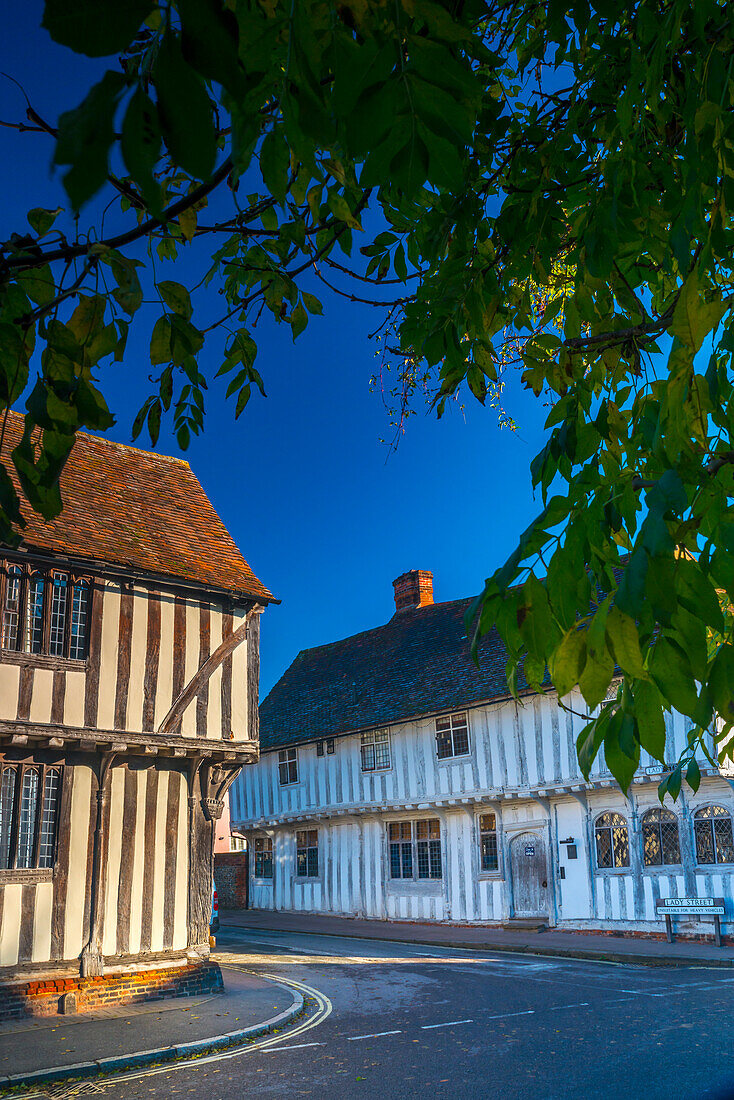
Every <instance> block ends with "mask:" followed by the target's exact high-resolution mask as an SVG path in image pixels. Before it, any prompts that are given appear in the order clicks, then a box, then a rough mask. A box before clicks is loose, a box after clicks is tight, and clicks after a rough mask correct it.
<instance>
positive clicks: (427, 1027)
mask: <svg viewBox="0 0 734 1100" xmlns="http://www.w3.org/2000/svg"><path fill="white" fill-rule="evenodd" d="M473 1023H474V1021H473V1020H447V1021H446V1023H445V1024H421V1031H431V1029H432V1028H434V1027H456V1025H457V1024H473Z"/></svg>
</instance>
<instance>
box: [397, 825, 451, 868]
mask: <svg viewBox="0 0 734 1100" xmlns="http://www.w3.org/2000/svg"><path fill="white" fill-rule="evenodd" d="M387 830H388V832H387V836H388V846H389V854H390V878H393V879H440V878H441V874H442V870H441V826H440V823H439V821H438V818H435V817H434V818H423V819H421V820H419V821H391V822H390V823H389V825H388V827H387Z"/></svg>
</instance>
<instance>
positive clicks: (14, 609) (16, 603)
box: [2, 565, 21, 649]
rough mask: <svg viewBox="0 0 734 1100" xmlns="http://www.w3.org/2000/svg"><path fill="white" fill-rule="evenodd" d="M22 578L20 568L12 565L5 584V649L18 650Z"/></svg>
mask: <svg viewBox="0 0 734 1100" xmlns="http://www.w3.org/2000/svg"><path fill="white" fill-rule="evenodd" d="M20 577H21V572H20V569H19V568H18V566H16V565H11V566H10V568H9V569H8V573H7V580H6V584H5V606H4V608H3V621H2V634H3V636H2V647H3V649H17V648H18V631H19V628H20Z"/></svg>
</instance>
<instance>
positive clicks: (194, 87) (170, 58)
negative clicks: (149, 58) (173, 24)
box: [153, 31, 217, 180]
mask: <svg viewBox="0 0 734 1100" xmlns="http://www.w3.org/2000/svg"><path fill="white" fill-rule="evenodd" d="M153 81H154V83H155V88H156V92H157V93H158V117H159V120H160V127H161V133H162V135H163V140H164V141H165V143H166V146H167V148H168V151H169V153H170V154H171V156H172V157H173V159H174V161H175V162H176V164H178V165H179V166H180V167H181V168H183V170H184V171H185V172H188V173H189V175H191V176H194V177H195V178H196V179H201V180H205V179H208V178H209V176H210V175H211V173H212V170H213V168H214V162H215V160H216V155H217V138H216V134H215V132H214V118H213V114H212V104H211V100H210V99H209V95H208V93H207V91H206V88H205V87H204V84H203V83H202V81H201V78H200V77H199V76H198V75H197V73H196V72H195V71H194V70H193V69H192V68H191V66H190V65H187V64H186V62H185V61H184V58H183V54H182V53H181V44H180V42H179V40H178V38H177V37H176V36H175V35H174V34H173V33H172V32H171V31H167V32H166V34H165V35H164V37H163V42H162V43H161V46H160V49H159V51H158V57H157V58H156V63H155V66H154V67H153Z"/></svg>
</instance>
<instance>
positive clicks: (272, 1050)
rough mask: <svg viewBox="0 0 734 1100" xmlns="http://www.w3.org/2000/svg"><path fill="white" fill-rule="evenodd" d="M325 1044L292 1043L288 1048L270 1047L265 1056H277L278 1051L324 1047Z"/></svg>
mask: <svg viewBox="0 0 734 1100" xmlns="http://www.w3.org/2000/svg"><path fill="white" fill-rule="evenodd" d="M325 1046H326V1043H293V1044H292V1045H291V1046H289V1047H271V1048H270V1050H269V1051H268V1050H266V1051H265V1053H266V1054H277V1053H278V1051H279V1050H301V1049H302V1048H303V1047H325Z"/></svg>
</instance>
